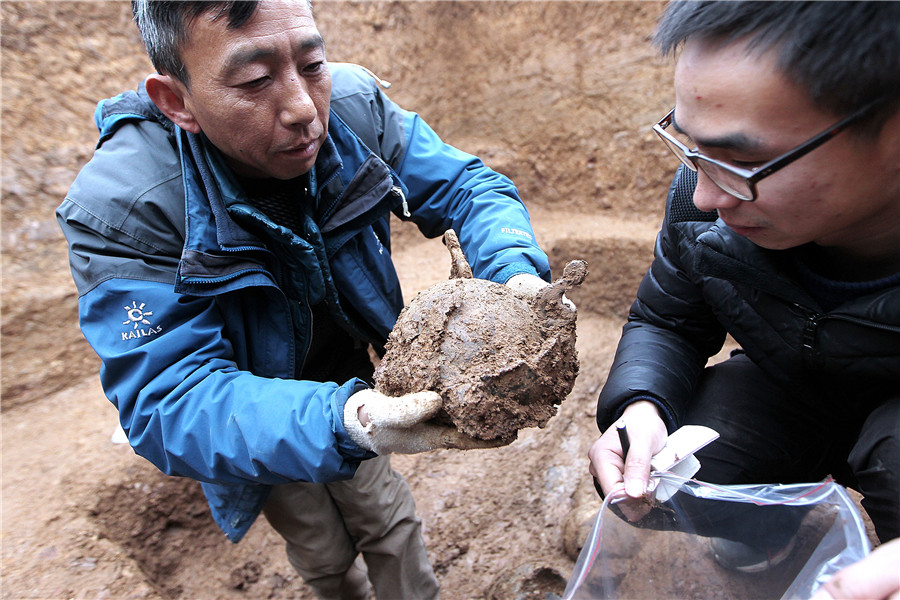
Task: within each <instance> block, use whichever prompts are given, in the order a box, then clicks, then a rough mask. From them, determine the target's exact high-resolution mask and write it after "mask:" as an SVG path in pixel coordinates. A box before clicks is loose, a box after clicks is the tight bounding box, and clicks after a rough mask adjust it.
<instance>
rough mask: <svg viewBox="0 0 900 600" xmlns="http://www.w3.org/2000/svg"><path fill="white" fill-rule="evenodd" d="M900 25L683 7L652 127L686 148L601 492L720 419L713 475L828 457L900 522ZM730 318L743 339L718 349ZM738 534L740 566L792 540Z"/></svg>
mask: <svg viewBox="0 0 900 600" xmlns="http://www.w3.org/2000/svg"><path fill="white" fill-rule="evenodd" d="M898 23H900V4H897V3H893V2H871V3H870V2H673V3H671V4H670V5H669V6H668V7H667V9H666V12H665V14H664V15H663V17H662V19H661V20H660V23H659V27H658V29H657V33H656V38H655V40H656V43H657V45H658V46H659V47H660V49H661V50H662V51H663V53H674V52H676V49H677V62H676V66H675V108H674V109H672V110H671V111H670V112H668V114H666V115H665V116H664V117H663V118H662V119H661V120H660V121H659V123H657V124H656V126H655V127H654V129H655V131H656V133H657V134H658V135H659V137H660V138H661V139H662V141H663V142H665V144H666V145H667V147H668V148H669V149H670V150H671V151H672V152H673V153H674V154H675V155H676V156H677V157H678V158H679V159H680V160H681V162H682V163H683V165H682V166H681V167H680V168H679V172H678V174H677V175H676V178H675V182H674V183H673V186H672V188H671V190H670V194H669V199H668V201H667V204H666V214H665V221H664V224H663V227H662V230H661V231H660V234H659V236H658V239H657V244H656V251H655V257H654V260H653V263H652V265H651V266H650V270H649V272H648V273H647V275H646V276H645V278H644V280H643V282H642V283H641V285H640V288H639V290H638V292H637V299H636V301H635V302H634V304H633V305H632V308H631V314H630V316H629V319H628V323H627V324H626V325H625V326H624V328H623V334H622V338H621V340H620V342H619V346H618V349H617V353H616V357H615V359H614V362H613V365H612V367H611V370H610V373H609V377H608V379H607V382H606V384H605V385H604V387H603V390H602V391H601V393H600V398H599V405H598V412H597V423H598V425H599V427H600V429H601V431H603V432H604V433H603V434H602V436H601V437H600V439H599V440H598V441H597V442H596V443H595V444H594V446H593V447H592V448H591V451H590V459H591V472H592V474H593V475H594V476H595V477H596V479H597V480H598V483H599V485H600V486H601V488H602V489H603V491H604V492H605V493H609V492H611V491H612V490H614V489H621V488H624V491H625V493H626V494H627V495H628V496H630V497H632V498H639V497H641V496H642V495H644V494H645V493H647V486H648V479H649V475H650V458H651V456H652V455H653V454H654V453H656V452H658V451H659V450H660V449H661V448H662V447H663V445H664V443H665V441H666V437H667V435H668V434H669V433H671V432H672V431H674V430H675V429H677V428H678V427H680V426H681V425H685V424H698V425H706V426H709V427H711V428H712V429H715V430H716V431H718V432H719V433H720V435H721V437H720V438H719V440H718V441H716V442H714V443H712V444H711V445H709V446H707V447H706V448H705V449H704V450H703V451H701V452H700V453H698V454H697V457H698V458H699V460H700V463H701V465H702V467H701V469H700V471H699V473H698V474H697V477H698V478H699V479H701V480H704V481H710V482H714V483H723V484H738V483H777V482H781V483H793V482H801V481H817V480H820V479H823V478H825V477H826V476H828V475H829V474H831V475H834V476H835V478H836V479H837V480H838V481H841V482H842V483H844V484H845V485H848V486H852V487H855V488H856V489H858V490H859V491H860V492H861V493H862V494H863V496H864V500H863V506H864V507H865V509H866V511H867V513H868V514H869V516H870V517H871V518H872V520H873V522H874V524H875V528H876V531H877V534H878V537H879V538H880V540H881V541H883V542H884V541H887V540H890V539H894V538H897V537H898V536H900V427H898V423H900V36H898V35H897V34H898ZM726 334H730V335H731V336H732V337H733V338H734V340H735V341H736V342H737V343H738V344H739V345H740V350H739V351H736V352H734V353H733V354H732V356H731V358H730V359H728V360H725V361H723V362H721V363H719V364H716V365H714V366H709V367H708V366H707V365H706V363H707V359H708V358H709V357H710V356H712V355H714V354H716V353H717V352H718V351H719V350H720V349H721V348H722V345H723V342H724V340H725V337H726ZM614 423H624V424H625V425H626V428H627V431H628V433H629V438H630V449H629V450H628V452H627V456H626V455H625V453H624V452H623V450H622V444H621V443H620V441H619V438H618V435H617V428H616V427H611V425H613V424H614ZM785 533H786V534H787V536H786V537H789V535H790V533H791V532H790V531H787V530H786V531H785ZM731 542H740V540H720V541H717V542H716V543H715V544H714V549H715V550H716V556H717V557H718V558H719V559H720V562H722V563H723V564H726V565H728V566H730V567H732V568H735V569H738V570H741V571H758V570H762V569H766V568H768V567H769V566H771V565H772V564H773V562H776V561H777V560H778V558H779V557H781V556H784V555H786V550H787V549H788V548H789V541H788V540H784V543H783V544H777V543H776V544H770V545H768V546H763V545H758V544H741V543H731Z"/></svg>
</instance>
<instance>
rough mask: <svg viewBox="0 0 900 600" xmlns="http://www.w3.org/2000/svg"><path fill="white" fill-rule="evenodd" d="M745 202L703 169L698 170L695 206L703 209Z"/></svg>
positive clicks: (715, 208)
mask: <svg viewBox="0 0 900 600" xmlns="http://www.w3.org/2000/svg"><path fill="white" fill-rule="evenodd" d="M741 202H743V200H741V199H740V198H737V197H736V196H732V195H731V194H729V193H728V192H726V191H725V190H723V189H722V188H720V187H719V186H717V185H716V184H715V183H713V182H712V180H711V179H710V178H709V176H708V175H707V174H706V173H704V172H703V170H702V169H698V170H697V187H695V188H694V206H696V207H697V208H698V209H700V210H702V211H711V210H718V209H720V208H732V207H735V206H737V205H738V204H740V203H741Z"/></svg>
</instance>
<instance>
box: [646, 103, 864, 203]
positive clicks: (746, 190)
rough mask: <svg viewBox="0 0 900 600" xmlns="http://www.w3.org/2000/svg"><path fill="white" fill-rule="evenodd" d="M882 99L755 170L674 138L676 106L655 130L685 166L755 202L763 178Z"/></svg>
mask: <svg viewBox="0 0 900 600" xmlns="http://www.w3.org/2000/svg"><path fill="white" fill-rule="evenodd" d="M880 103H881V102H880V101H879V100H876V101H874V102H870V103H868V104H866V105H865V106H863V107H862V108H860V109H859V110H857V111H856V112H854V113H853V114H851V115H850V116H849V117H845V118H844V119H841V120H840V121H838V122H837V123H835V124H834V125H832V126H831V127H829V128H828V129H826V130H825V131H823V132H822V133H820V134H818V135H816V136H814V137H812V138H810V139H808V140H807V141H805V142H803V143H802V144H800V145H799V146H797V147H796V148H794V149H793V150H789V151H787V152H785V153H784V154H782V155H781V156H779V157H778V158H774V159H772V160H770V161H768V162H767V163H765V164H763V165H760V166H759V167H756V168H754V169H743V168H741V167H736V166H734V165H729V164H728V163H724V162H722V161H720V160H716V159H714V158H710V157H708V156H706V155H704V154H703V153H701V152H698V151H697V150H696V149H693V150H691V149H690V148H688V147H687V146H685V145H684V144H683V143H682V142H680V141H679V140H677V139H676V138H674V137H672V135H671V134H670V133H668V132H667V131H666V128H667V127H669V125H671V124H672V117H673V115H674V114H675V109H674V108H673V109H672V110H670V111H669V113H668V114H667V115H666V116H664V117H663V118H662V119H660V120H659V122H658V123H657V124H656V125H654V126H653V131H655V132H656V134H657V135H658V136H659V137H660V138H661V139H662V141H663V142H665V144H666V146H668V147H669V150H671V151H672V152H673V153H674V154H675V156H677V157H678V158H679V160H681V162H683V163H684V165H685V166H686V167H687V168H689V169H690V170H692V171H696V170H697V169H700V170H701V171H703V173H704V174H705V175H706V176H707V177H709V179H710V181H712V182H713V183H715V184H716V185H717V186H719V188H721V189H722V190H723V191H725V192H727V193H729V194H731V195H732V196H734V197H736V198H740V199H741V200H746V201H748V202H752V201H753V200H756V184H757V183H759V182H760V180H762V179H764V178H765V177H768V176H769V175H771V174H772V173H774V172H775V171H778V170H779V169H783V168H784V167H786V166H787V165H789V164H791V163H792V162H794V161H795V160H797V159H798V158H800V157H801V156H804V155H806V154H808V153H809V152H812V151H813V150H815V149H816V148H818V147H819V146H821V145H822V144H824V143H825V142H827V141H828V140H830V139H831V138H833V137H834V136H836V135H837V134H838V133H840V132H841V131H843V130H844V129H846V128H847V126H849V125H850V124H852V123H854V122H855V121H857V120H859V119H861V118H863V117H864V116H866V115H867V114H868V113H869V111H871V110H872V109H873V108H874V107H875V106H877V105H878V104H880Z"/></svg>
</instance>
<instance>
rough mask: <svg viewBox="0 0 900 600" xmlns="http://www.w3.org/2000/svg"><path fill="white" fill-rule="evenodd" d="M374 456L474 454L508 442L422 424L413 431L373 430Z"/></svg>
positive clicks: (444, 427) (389, 428)
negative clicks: (445, 452)
mask: <svg viewBox="0 0 900 600" xmlns="http://www.w3.org/2000/svg"><path fill="white" fill-rule="evenodd" d="M372 433H373V435H374V438H375V448H376V449H375V452H376V453H378V454H388V453H395V454H418V453H420V452H430V451H432V450H442V449H454V450H475V449H479V448H496V447H498V446H502V445H504V444H508V443H509V442H504V441H502V440H490V441H486V440H478V439H475V438H472V437H469V436H467V435H464V434H462V433H460V432H459V431H458V430H457V429H455V428H454V427H448V426H443V425H432V424H430V423H423V424H420V425H416V426H415V427H413V428H411V429H396V428H392V427H383V428H376V429H374V430H373V432H372Z"/></svg>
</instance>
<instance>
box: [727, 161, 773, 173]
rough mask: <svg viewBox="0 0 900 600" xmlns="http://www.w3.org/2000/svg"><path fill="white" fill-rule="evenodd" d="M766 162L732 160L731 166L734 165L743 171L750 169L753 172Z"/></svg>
mask: <svg viewBox="0 0 900 600" xmlns="http://www.w3.org/2000/svg"><path fill="white" fill-rule="evenodd" d="M764 162H765V161H759V160H732V161H731V164H733V165H734V166H736V167H740V168H742V169H748V170H750V171H753V170H754V169H757V168H758V167H759V166H760V165H762V164H763V163H764Z"/></svg>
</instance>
